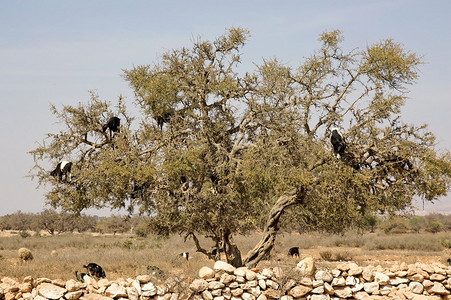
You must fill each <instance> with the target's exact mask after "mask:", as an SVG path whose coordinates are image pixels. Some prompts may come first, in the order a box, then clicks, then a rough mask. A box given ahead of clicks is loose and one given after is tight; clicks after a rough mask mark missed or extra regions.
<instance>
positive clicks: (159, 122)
mask: <svg viewBox="0 0 451 300" xmlns="http://www.w3.org/2000/svg"><path fill="white" fill-rule="evenodd" d="M173 115H174V112H172V111H167V112H165V113H163V115H162V116H156V117H155V120H156V121H157V125H158V127H160V130H163V125H164V123H167V122H169V120H170V119H171V117H172V116H173Z"/></svg>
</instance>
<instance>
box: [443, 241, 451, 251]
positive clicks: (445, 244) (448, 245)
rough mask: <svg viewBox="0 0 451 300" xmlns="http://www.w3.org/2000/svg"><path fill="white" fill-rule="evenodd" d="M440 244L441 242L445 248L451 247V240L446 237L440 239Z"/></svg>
mask: <svg viewBox="0 0 451 300" xmlns="http://www.w3.org/2000/svg"><path fill="white" fill-rule="evenodd" d="M440 244H441V245H442V246H443V247H445V248H447V249H450V248H451V241H450V240H448V239H442V240H440Z"/></svg>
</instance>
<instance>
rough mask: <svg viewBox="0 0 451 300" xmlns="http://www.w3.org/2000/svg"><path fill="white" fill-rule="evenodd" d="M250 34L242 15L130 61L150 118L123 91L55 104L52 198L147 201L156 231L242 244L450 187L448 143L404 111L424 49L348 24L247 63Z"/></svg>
mask: <svg viewBox="0 0 451 300" xmlns="http://www.w3.org/2000/svg"><path fill="white" fill-rule="evenodd" d="M248 38H249V32H248V31H247V30H244V29H241V28H232V29H230V30H228V31H227V32H226V33H225V34H224V35H222V36H220V37H218V38H217V39H215V40H214V41H202V40H200V39H199V40H198V41H194V42H193V45H192V47H190V48H185V47H183V48H181V49H175V50H170V51H167V52H166V53H164V54H163V55H162V56H161V58H160V59H159V61H158V62H156V63H154V64H152V65H143V66H136V67H134V68H132V69H130V70H124V79H125V80H126V81H127V82H128V83H129V84H130V87H131V88H132V90H133V92H134V94H135V96H136V99H135V104H136V106H137V108H138V110H137V111H139V112H140V113H141V114H140V115H138V116H136V117H135V116H132V115H131V113H130V112H129V111H128V109H127V108H126V106H125V104H124V102H123V100H122V98H121V97H119V98H118V100H117V103H116V104H115V107H114V108H113V107H112V105H111V103H108V102H106V101H102V100H100V99H99V97H98V96H97V95H95V94H93V93H92V94H91V99H90V100H89V101H88V102H87V103H85V104H82V103H80V104H79V105H78V106H76V107H72V106H64V107H63V108H62V109H61V110H58V109H57V108H56V107H54V106H52V108H51V109H52V112H53V114H54V115H55V116H56V118H57V119H58V120H59V121H60V122H61V124H62V127H63V129H62V130H61V131H60V132H59V133H52V134H49V136H48V137H47V139H46V140H45V141H44V142H43V143H41V144H40V145H39V147H37V148H36V149H34V150H32V151H31V152H30V153H31V154H32V155H33V156H34V158H35V162H36V165H35V167H34V169H33V170H32V177H33V178H37V180H38V183H39V184H40V185H41V184H42V185H49V186H50V189H49V192H48V193H47V194H46V197H47V199H48V203H49V204H50V205H52V206H53V207H55V208H62V209H63V211H72V212H75V213H79V212H80V211H82V210H83V209H86V208H90V207H105V206H107V207H112V208H125V209H127V210H128V211H129V212H130V214H132V213H133V212H135V211H138V212H139V213H141V214H145V215H149V216H152V217H151V222H150V224H149V228H150V229H151V231H152V232H153V233H156V234H159V235H165V236H169V235H170V234H171V233H173V232H177V233H180V234H183V235H184V236H186V237H192V238H193V239H194V240H195V239H196V238H197V236H196V235H199V234H200V235H207V236H209V237H210V238H211V239H212V241H213V242H214V243H215V244H216V245H219V243H224V245H225V247H226V251H229V253H228V254H229V255H228V257H232V256H234V257H240V255H239V253H237V252H239V251H238V250H237V249H236V247H234V245H233V235H234V234H235V235H236V234H239V233H246V232H249V231H250V230H253V229H255V228H258V227H260V228H263V229H264V230H265V232H277V230H278V229H279V228H280V225H284V226H290V225H289V223H290V222H291V223H295V224H297V226H298V228H293V229H296V230H298V231H302V232H304V231H312V230H322V231H329V232H343V231H345V230H346V229H348V228H349V227H352V226H362V225H363V224H364V223H365V222H368V220H365V218H363V217H362V216H365V215H366V214H374V213H380V212H396V211H399V210H402V209H405V208H408V207H409V206H410V204H411V201H412V198H413V197H414V196H420V197H422V198H424V199H426V200H433V199H436V198H437V197H439V196H442V195H444V194H446V192H447V191H448V189H449V185H450V180H451V155H450V153H448V152H445V153H443V154H440V153H439V152H438V151H436V150H435V149H434V147H435V140H434V139H435V138H434V135H433V134H432V133H431V132H429V131H428V129H427V127H426V126H420V127H417V126H414V125H408V124H405V123H403V122H402V121H401V118H400V112H401V107H402V105H403V104H404V102H405V101H406V100H407V97H406V92H407V90H406V86H407V85H409V84H412V83H413V82H414V80H415V79H416V78H417V68H418V66H419V65H420V64H421V63H422V61H421V59H420V57H418V56H417V55H416V54H414V53H410V52H408V51H406V50H404V49H403V47H402V46H401V45H400V44H397V43H395V42H394V41H392V40H385V41H382V42H380V43H377V44H374V45H369V46H368V47H367V48H366V49H364V50H359V49H355V50H352V51H349V52H346V51H345V50H344V49H343V48H342V46H341V44H342V43H343V41H344V38H343V35H342V33H341V32H340V31H338V30H336V31H332V32H326V33H323V34H322V35H321V36H320V39H319V41H320V47H319V49H318V50H316V51H314V54H313V55H312V56H310V57H308V58H306V59H305V61H304V62H303V63H301V64H300V65H299V66H290V65H287V64H285V63H283V62H280V61H279V60H278V59H276V58H274V59H270V60H266V59H265V60H263V62H262V63H260V64H256V70H255V71H252V70H246V71H247V72H246V73H244V72H242V71H241V70H240V71H239V69H238V65H239V64H240V62H241V60H242V53H241V49H242V47H244V45H245V44H246V41H247V39H248ZM241 74H244V75H241ZM131 111H133V110H131ZM134 111H136V110H134ZM112 115H116V116H120V117H121V120H122V121H121V132H120V133H118V134H117V135H115V137H114V138H113V139H111V138H110V137H109V135H108V134H107V133H104V132H103V131H102V124H104V123H105V122H106V120H107V118H108V117H110V116H112ZM135 118H136V119H139V120H141V122H139V124H136V123H133V121H134V119H135ZM336 126H338V127H340V128H341V129H342V131H343V132H344V136H345V139H346V142H347V145H348V146H347V148H346V151H345V153H344V154H343V155H342V156H341V157H340V159H338V158H337V157H336V156H334V155H332V151H331V145H330V141H329V134H330V131H331V128H332V127H336ZM62 158H70V159H71V160H72V161H74V162H75V164H74V166H73V175H74V178H75V179H74V180H73V181H71V182H58V181H57V180H56V179H55V178H53V177H51V176H50V175H49V173H48V170H45V169H44V167H43V165H46V164H47V163H48V162H51V163H52V164H56V162H57V161H58V160H60V159H62ZM288 200H289V201H288ZM281 203H282V204H281ZM256 212H258V213H256ZM288 220H289V221H288ZM279 222H280V223H279ZM370 222H371V220H370ZM106 227H107V226H106ZM103 230H104V229H103ZM388 230H389V231H390V232H392V231H396V230H397V231H398V232H403V231H404V230H408V228H407V225H406V226H405V227H403V228H401V227H400V224H398V225H397V226H395V228H392V229H388ZM264 239H265V238H264ZM266 241H269V243H274V239H266ZM196 247H197V249H198V250H199V251H204V252H205V249H204V248H203V247H202V246H201V245H200V244H196ZM271 247H272V246H271ZM271 247H269V246H266V245H265V246H264V247H262V248H265V249H266V250H268V249H270V248H271ZM232 251H234V252H235V253H232ZM251 256H252V255H251ZM259 257H262V256H259ZM254 263H255V262H254ZM237 264H239V262H237Z"/></svg>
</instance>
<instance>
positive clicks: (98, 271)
mask: <svg viewBox="0 0 451 300" xmlns="http://www.w3.org/2000/svg"><path fill="white" fill-rule="evenodd" d="M83 267H85V268H86V269H87V270H88V274H89V275H91V276H94V277H97V278H105V277H106V275H105V272H104V271H103V269H102V267H101V266H99V265H98V264H96V263H89V264H87V265H86V266H83Z"/></svg>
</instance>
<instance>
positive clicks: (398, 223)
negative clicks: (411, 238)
mask: <svg viewBox="0 0 451 300" xmlns="http://www.w3.org/2000/svg"><path fill="white" fill-rule="evenodd" d="M380 228H381V229H382V230H383V231H384V232H385V233H387V234H389V233H395V234H396V233H397V234H399V233H407V232H409V231H410V227H409V225H408V221H407V219H406V218H402V217H391V218H390V219H388V220H386V221H384V222H383V223H382V224H381V225H380Z"/></svg>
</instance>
